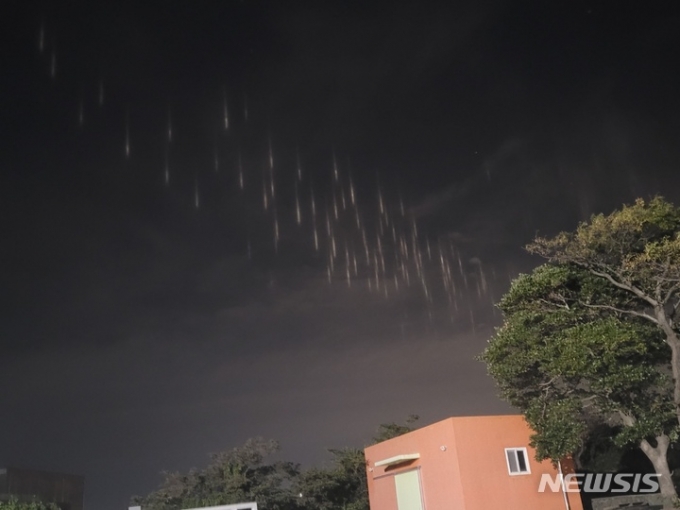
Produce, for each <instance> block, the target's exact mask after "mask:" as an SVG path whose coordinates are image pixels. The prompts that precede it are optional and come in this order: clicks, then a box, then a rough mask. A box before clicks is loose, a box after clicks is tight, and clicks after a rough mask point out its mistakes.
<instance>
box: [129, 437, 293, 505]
mask: <svg viewBox="0 0 680 510" xmlns="http://www.w3.org/2000/svg"><path fill="white" fill-rule="evenodd" d="M278 451H279V445H278V443H277V442H276V441H273V440H265V439H262V438H253V439H248V441H246V443H245V444H244V445H243V446H241V447H238V448H234V449H232V450H229V451H226V452H222V453H218V454H214V455H213V456H212V461H211V463H210V464H209V465H208V467H207V468H206V469H204V470H192V471H190V472H189V473H188V474H186V475H184V474H180V473H166V474H165V479H164V481H163V483H162V484H161V487H160V488H159V489H158V490H157V491H155V492H153V493H151V494H149V495H148V496H146V497H143V498H134V500H133V501H134V502H135V503H137V504H140V505H141V506H142V508H144V509H145V510H181V509H182V508H198V507H204V506H215V505H227V504H232V503H243V502H247V501H257V503H258V506H260V507H262V508H264V509H271V510H289V509H294V508H296V507H297V505H298V498H297V497H296V494H295V492H294V488H293V483H294V480H295V478H296V477H297V475H298V474H299V468H298V466H297V465H296V464H293V463H290V462H281V461H276V462H272V463H266V462H265V460H266V459H267V458H268V457H270V456H271V455H273V454H275V453H277V452H278Z"/></svg>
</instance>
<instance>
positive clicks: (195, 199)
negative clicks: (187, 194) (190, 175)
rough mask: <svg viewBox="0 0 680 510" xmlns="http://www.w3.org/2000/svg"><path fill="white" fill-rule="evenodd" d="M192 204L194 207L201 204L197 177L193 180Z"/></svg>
mask: <svg viewBox="0 0 680 510" xmlns="http://www.w3.org/2000/svg"><path fill="white" fill-rule="evenodd" d="M194 206H195V207H196V209H198V208H199V207H200V206H201V202H200V197H199V194H198V179H196V180H195V181H194Z"/></svg>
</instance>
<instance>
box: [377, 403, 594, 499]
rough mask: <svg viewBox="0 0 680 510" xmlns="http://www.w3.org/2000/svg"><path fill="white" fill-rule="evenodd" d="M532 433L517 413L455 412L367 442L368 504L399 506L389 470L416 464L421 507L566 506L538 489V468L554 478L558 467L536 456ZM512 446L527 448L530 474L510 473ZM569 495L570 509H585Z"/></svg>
mask: <svg viewBox="0 0 680 510" xmlns="http://www.w3.org/2000/svg"><path fill="white" fill-rule="evenodd" d="M530 435H531V429H530V428H529V426H528V425H527V423H526V421H524V418H523V417H522V416H519V415H517V416H475V417H457V418H449V419H446V420H443V421H440V422H437V423H435V424H433V425H430V426H428V427H424V428H422V429H418V430H416V431H413V432H411V433H409V434H405V435H403V436H400V437H397V438H394V439H391V440H389V441H385V442H383V443H379V444H377V445H373V446H370V447H368V448H366V460H367V469H368V471H367V475H368V486H369V498H370V504H371V510H397V504H396V491H395V486H394V476H393V475H394V474H396V473H400V472H403V471H407V470H410V469H414V468H417V469H420V475H421V482H422V492H423V500H424V508H425V510H439V509H447V510H449V509H450V510H489V509H492V508H493V509H496V508H503V509H505V510H515V509H516V510H534V509H535V510H565V508H566V506H565V502H564V495H563V494H562V492H557V493H553V492H551V491H550V490H546V492H543V493H540V492H538V487H539V483H540V479H541V474H542V473H549V474H550V475H551V476H552V477H553V478H554V476H555V475H556V474H557V470H556V468H553V466H552V464H551V463H550V462H542V463H538V462H536V461H535V460H534V455H535V452H534V450H533V449H532V448H530V447H529V437H530ZM513 447H525V448H526V449H527V453H528V456H529V459H528V460H529V466H530V471H531V474H528V475H515V476H511V475H509V474H508V468H507V464H506V460H505V448H513ZM410 453H418V454H420V458H419V459H418V460H415V461H412V462H409V463H404V464H401V465H398V466H394V467H388V468H385V467H382V466H381V467H375V463H376V462H378V461H380V460H384V459H387V458H390V457H394V456H397V455H403V454H410ZM568 469H570V466H568ZM568 469H565V471H566V470H568ZM567 496H568V497H569V504H570V507H569V508H570V510H583V506H582V504H581V498H580V496H579V494H577V493H572V494H568V495H567Z"/></svg>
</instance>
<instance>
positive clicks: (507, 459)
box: [505, 446, 531, 476]
mask: <svg viewBox="0 0 680 510" xmlns="http://www.w3.org/2000/svg"><path fill="white" fill-rule="evenodd" d="M518 451H521V452H522V453H523V454H524V464H525V465H526V471H519V468H520V463H519V458H518V457H517V452H518ZM509 452H512V454H513V455H514V456H515V462H516V463H517V469H518V471H516V472H514V473H513V472H512V469H510V454H509ZM505 465H506V466H507V468H508V474H509V475H510V476H522V475H530V474H531V465H530V464H529V455H528V453H527V449H526V447H524V446H519V447H514V448H506V449H505Z"/></svg>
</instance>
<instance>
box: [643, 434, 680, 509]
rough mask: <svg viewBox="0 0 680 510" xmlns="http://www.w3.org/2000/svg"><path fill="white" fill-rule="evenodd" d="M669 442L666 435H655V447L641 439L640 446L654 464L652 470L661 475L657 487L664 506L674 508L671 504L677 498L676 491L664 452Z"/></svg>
mask: <svg viewBox="0 0 680 510" xmlns="http://www.w3.org/2000/svg"><path fill="white" fill-rule="evenodd" d="M669 444H670V438H669V437H668V436H666V435H662V436H657V438H656V447H654V446H652V445H651V444H649V442H648V441H647V440H645V439H643V440H642V441H641V442H640V448H641V449H642V451H643V452H644V453H645V455H646V456H647V458H648V459H649V460H650V461H651V462H652V465H653V466H654V471H655V472H656V473H657V474H659V475H661V476H660V477H659V479H658V480H659V487H660V489H661V496H662V497H663V499H664V503H665V505H664V506H665V507H667V508H674V507H673V506H672V505H673V504H674V503H675V501H676V500H677V498H678V493H677V491H676V490H675V486H674V485H673V480H672V479H671V470H670V468H669V467H668V459H667V457H666V453H667V452H668V445H669Z"/></svg>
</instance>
